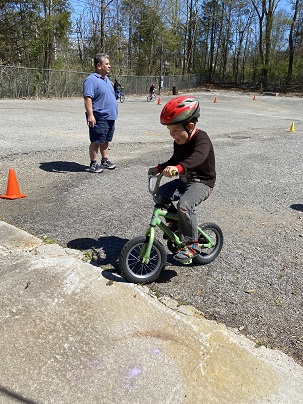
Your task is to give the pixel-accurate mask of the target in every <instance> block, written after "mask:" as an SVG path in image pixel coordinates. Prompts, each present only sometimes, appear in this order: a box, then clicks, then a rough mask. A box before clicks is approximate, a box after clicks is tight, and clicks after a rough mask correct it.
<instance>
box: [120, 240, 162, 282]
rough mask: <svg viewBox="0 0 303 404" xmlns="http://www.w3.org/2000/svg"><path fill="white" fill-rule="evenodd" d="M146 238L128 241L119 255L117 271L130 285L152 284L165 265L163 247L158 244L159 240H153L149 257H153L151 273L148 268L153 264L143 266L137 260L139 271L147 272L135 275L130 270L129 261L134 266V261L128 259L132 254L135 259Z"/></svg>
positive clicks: (130, 258) (131, 258)
mask: <svg viewBox="0 0 303 404" xmlns="http://www.w3.org/2000/svg"><path fill="white" fill-rule="evenodd" d="M145 240H146V237H145V236H139V237H135V238H133V239H131V240H129V241H128V242H127V243H126V244H125V245H124V247H123V248H122V250H121V252H120V255H119V269H120V273H121V275H122V277H123V278H124V279H126V280H127V281H129V282H132V283H141V284H145V283H151V282H154V281H155V280H156V279H157V278H158V277H159V276H160V273H161V271H162V269H163V268H164V266H165V264H166V260H167V253H166V250H165V248H164V246H163V245H162V244H161V243H160V241H159V240H157V239H155V240H154V244H153V247H152V249H151V256H152V257H155V259H156V260H157V261H156V264H155V268H154V269H153V270H151V271H149V269H148V266H149V265H152V264H153V263H149V264H145V266H143V264H142V263H141V264H139V259H138V258H137V264H138V265H139V267H140V265H141V267H140V268H141V270H144V269H146V271H149V272H147V273H144V274H138V273H135V272H134V271H133V270H132V269H131V268H130V263H129V262H130V260H133V261H134V265H135V264H136V262H135V261H136V259H134V258H133V257H130V254H133V255H134V257H135V253H137V252H138V251H139V249H140V247H141V246H142V244H143V243H145Z"/></svg>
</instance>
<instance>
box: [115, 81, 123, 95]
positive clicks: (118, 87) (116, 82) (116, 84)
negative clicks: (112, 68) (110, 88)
mask: <svg viewBox="0 0 303 404" xmlns="http://www.w3.org/2000/svg"><path fill="white" fill-rule="evenodd" d="M120 88H121V89H122V88H123V87H122V86H121V84H120V83H119V82H118V80H117V79H115V82H114V91H115V96H116V100H117V99H118V98H119V96H120Z"/></svg>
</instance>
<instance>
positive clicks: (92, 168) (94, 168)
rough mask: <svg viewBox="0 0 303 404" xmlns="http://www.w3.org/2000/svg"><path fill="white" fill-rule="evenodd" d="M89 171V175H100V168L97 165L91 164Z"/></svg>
mask: <svg viewBox="0 0 303 404" xmlns="http://www.w3.org/2000/svg"><path fill="white" fill-rule="evenodd" d="M89 171H90V172H91V173H102V171H103V170H102V168H101V167H100V166H99V164H97V163H96V162H94V163H91V164H90V166H89Z"/></svg>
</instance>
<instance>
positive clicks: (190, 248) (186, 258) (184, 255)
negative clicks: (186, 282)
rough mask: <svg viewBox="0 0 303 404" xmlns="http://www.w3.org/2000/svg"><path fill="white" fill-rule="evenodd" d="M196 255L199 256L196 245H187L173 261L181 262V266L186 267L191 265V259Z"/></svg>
mask: <svg viewBox="0 0 303 404" xmlns="http://www.w3.org/2000/svg"><path fill="white" fill-rule="evenodd" d="M197 254H199V251H198V245H197V244H196V243H194V244H188V245H186V246H184V247H183V248H182V249H181V250H180V251H179V252H178V253H177V254H176V255H174V260H176V261H178V262H181V264H184V265H188V264H191V263H192V261H193V258H194V257H195V256H196V255H197Z"/></svg>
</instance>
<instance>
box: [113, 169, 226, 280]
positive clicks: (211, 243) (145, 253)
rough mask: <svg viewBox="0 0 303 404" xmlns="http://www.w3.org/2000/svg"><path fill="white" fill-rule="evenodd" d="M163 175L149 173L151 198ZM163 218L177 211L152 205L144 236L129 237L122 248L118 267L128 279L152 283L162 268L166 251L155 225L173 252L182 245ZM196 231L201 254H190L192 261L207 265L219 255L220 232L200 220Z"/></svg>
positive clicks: (173, 218)
mask: <svg viewBox="0 0 303 404" xmlns="http://www.w3.org/2000/svg"><path fill="white" fill-rule="evenodd" d="M162 176H163V174H158V175H157V176H152V175H149V176H148V189H149V192H150V193H151V194H152V195H153V199H154V201H155V196H156V194H157V191H158V188H159V185H160V181H161V178H162ZM154 178H156V181H155V183H154V181H153V179H154ZM153 184H154V186H153ZM164 219H168V220H174V221H178V214H176V213H171V212H168V211H167V210H165V209H162V208H157V207H155V208H154V211H153V214H152V218H151V221H150V225H149V228H148V230H147V232H146V234H145V236H139V237H135V238H133V239H131V240H129V241H128V242H127V243H126V244H125V245H124V247H123V248H122V250H121V253H120V255H119V269H120V272H121V275H122V277H123V278H124V279H126V280H127V281H129V282H132V283H142V284H144V283H151V282H154V281H155V280H156V279H157V278H158V277H159V276H160V273H161V271H162V269H163V268H164V267H165V264H166V261H167V252H166V249H165V247H164V246H163V244H162V243H161V242H160V241H159V240H157V239H156V238H155V229H156V227H158V228H159V229H160V230H161V232H163V233H164V234H165V235H166V238H167V247H168V249H169V250H170V251H171V252H172V253H174V254H175V253H177V251H179V250H180V249H181V248H182V242H181V240H180V238H179V234H178V231H175V232H174V231H172V230H171V229H170V228H169V227H168V225H167V224H166V223H165V220H164ZM198 234H199V238H198V242H199V251H200V253H199V254H197V255H195V256H194V257H193V259H192V263H193V264H195V265H205V264H209V263H210V262H212V261H213V260H214V259H215V258H216V257H217V256H218V255H219V254H220V251H221V249H222V246H223V232H222V230H221V229H220V227H219V226H218V225H217V224H215V223H203V224H201V225H199V226H198Z"/></svg>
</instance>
